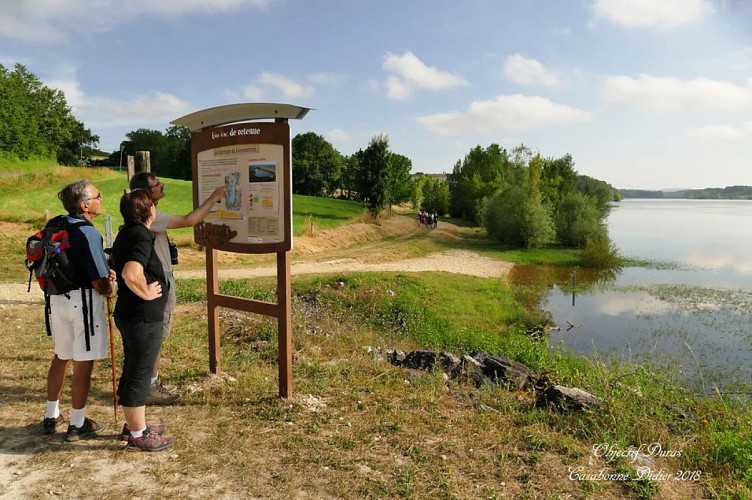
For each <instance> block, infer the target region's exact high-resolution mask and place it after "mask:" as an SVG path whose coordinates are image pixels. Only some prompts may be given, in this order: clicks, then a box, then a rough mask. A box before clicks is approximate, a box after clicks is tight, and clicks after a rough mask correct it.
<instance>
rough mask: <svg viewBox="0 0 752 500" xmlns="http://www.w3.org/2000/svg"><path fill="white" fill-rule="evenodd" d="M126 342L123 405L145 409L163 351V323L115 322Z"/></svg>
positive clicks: (121, 391) (120, 387)
mask: <svg viewBox="0 0 752 500" xmlns="http://www.w3.org/2000/svg"><path fill="white" fill-rule="evenodd" d="M115 324H116V325H117V327H118V330H120V336H121V337H122V339H123V372H122V374H121V375H120V383H119V384H118V391H117V393H118V398H120V405H121V406H127V407H128V408H135V407H138V406H144V405H145V404H146V396H147V395H148V394H149V386H150V385H151V376H152V373H153V372H154V364H155V363H156V362H157V356H159V350H160V349H161V347H162V322H161V321H156V322H154V323H144V322H143V321H139V322H131V321H125V320H122V319H117V318H115Z"/></svg>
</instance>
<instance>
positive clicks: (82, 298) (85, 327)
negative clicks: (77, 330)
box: [81, 289, 91, 352]
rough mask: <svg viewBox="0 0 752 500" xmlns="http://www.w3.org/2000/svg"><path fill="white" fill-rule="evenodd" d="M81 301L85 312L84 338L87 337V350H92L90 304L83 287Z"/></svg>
mask: <svg viewBox="0 0 752 500" xmlns="http://www.w3.org/2000/svg"><path fill="white" fill-rule="evenodd" d="M81 302H82V303H83V308H82V311H83V314H84V339H86V351H87V352H88V351H91V341H90V340H89V306H88V305H87V304H86V291H85V290H84V289H81Z"/></svg>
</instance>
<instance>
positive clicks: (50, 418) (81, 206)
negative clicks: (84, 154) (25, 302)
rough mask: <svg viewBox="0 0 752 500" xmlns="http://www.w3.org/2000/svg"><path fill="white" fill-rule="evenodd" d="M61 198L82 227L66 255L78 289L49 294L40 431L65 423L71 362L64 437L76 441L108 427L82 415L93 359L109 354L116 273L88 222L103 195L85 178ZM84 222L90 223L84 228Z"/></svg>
mask: <svg viewBox="0 0 752 500" xmlns="http://www.w3.org/2000/svg"><path fill="white" fill-rule="evenodd" d="M57 196H58V198H60V201H62V202H63V207H65V210H66V211H67V212H68V215H67V218H68V220H69V222H70V224H71V225H73V224H77V223H79V224H77V225H76V226H75V227H71V228H70V230H69V233H68V238H69V242H70V245H71V246H70V249H69V252H68V253H69V256H70V258H71V259H72V260H73V264H74V265H75V266H76V267H77V269H78V270H79V272H77V273H76V289H74V290H71V291H69V292H67V293H65V294H62V295H50V317H51V322H52V326H51V331H52V337H53V339H54V342H55V356H54V357H53V358H52V363H51V364H50V369H49V372H48V373H47V410H46V411H45V414H44V422H43V427H42V428H43V432H44V433H45V434H53V433H54V432H55V430H56V429H57V426H58V425H59V424H61V423H62V422H63V421H64V418H63V416H62V415H61V414H60V406H59V401H60V394H61V392H62V390H63V385H64V383H65V372H66V371H67V368H68V365H69V364H70V361H71V360H73V383H72V386H71V400H72V407H73V409H72V411H71V418H70V423H69V425H68V431H67V433H66V435H65V439H66V441H76V440H78V439H80V438H85V437H91V436H94V435H96V434H98V433H99V432H100V431H101V430H102V429H103V428H104V427H105V426H104V425H100V424H98V423H97V422H95V421H94V420H92V419H89V418H86V417H85V416H84V415H85V408H86V400H87V399H88V397H89V386H90V384H91V372H92V369H93V367H94V360H95V359H102V358H106V357H108V356H109V343H108V335H107V325H108V322H107V317H106V315H105V308H104V296H109V295H112V294H113V286H112V281H114V280H115V273H114V271H111V270H110V269H109V267H108V265H107V256H106V255H105V253H104V250H103V246H102V235H100V234H99V231H97V230H96V228H95V227H94V226H93V225H91V224H90V223H91V221H92V220H94V218H95V217H97V216H98V215H100V214H101V213H102V193H101V192H100V191H99V190H98V189H97V188H96V187H95V186H94V185H93V184H92V183H91V182H89V181H88V180H87V179H81V180H78V181H76V182H73V183H72V184H69V185H67V186H65V187H64V188H63V189H62V191H60V192H59V193H58V195H57ZM82 221H84V222H88V224H83V225H80V223H81V222H82Z"/></svg>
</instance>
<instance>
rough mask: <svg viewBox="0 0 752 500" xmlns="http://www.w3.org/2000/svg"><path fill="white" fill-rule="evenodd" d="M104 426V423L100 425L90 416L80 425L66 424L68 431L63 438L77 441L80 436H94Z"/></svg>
mask: <svg viewBox="0 0 752 500" xmlns="http://www.w3.org/2000/svg"><path fill="white" fill-rule="evenodd" d="M105 427H106V426H105V425H100V424H98V423H97V422H96V421H94V420H92V419H90V418H85V419H84V425H82V426H81V427H74V426H73V425H68V432H67V433H66V434H65V440H66V441H78V440H79V439H81V438H87V437H92V436H96V435H97V434H99V433H100V432H102V430H103V429H104V428H105Z"/></svg>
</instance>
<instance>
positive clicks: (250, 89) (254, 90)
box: [243, 85, 266, 102]
mask: <svg viewBox="0 0 752 500" xmlns="http://www.w3.org/2000/svg"><path fill="white" fill-rule="evenodd" d="M243 97H244V98H245V99H249V100H251V101H257V102H258V101H263V100H264V99H266V94H265V93H264V89H262V88H261V87H257V86H255V85H249V86H247V87H245V88H244V89H243Z"/></svg>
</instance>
